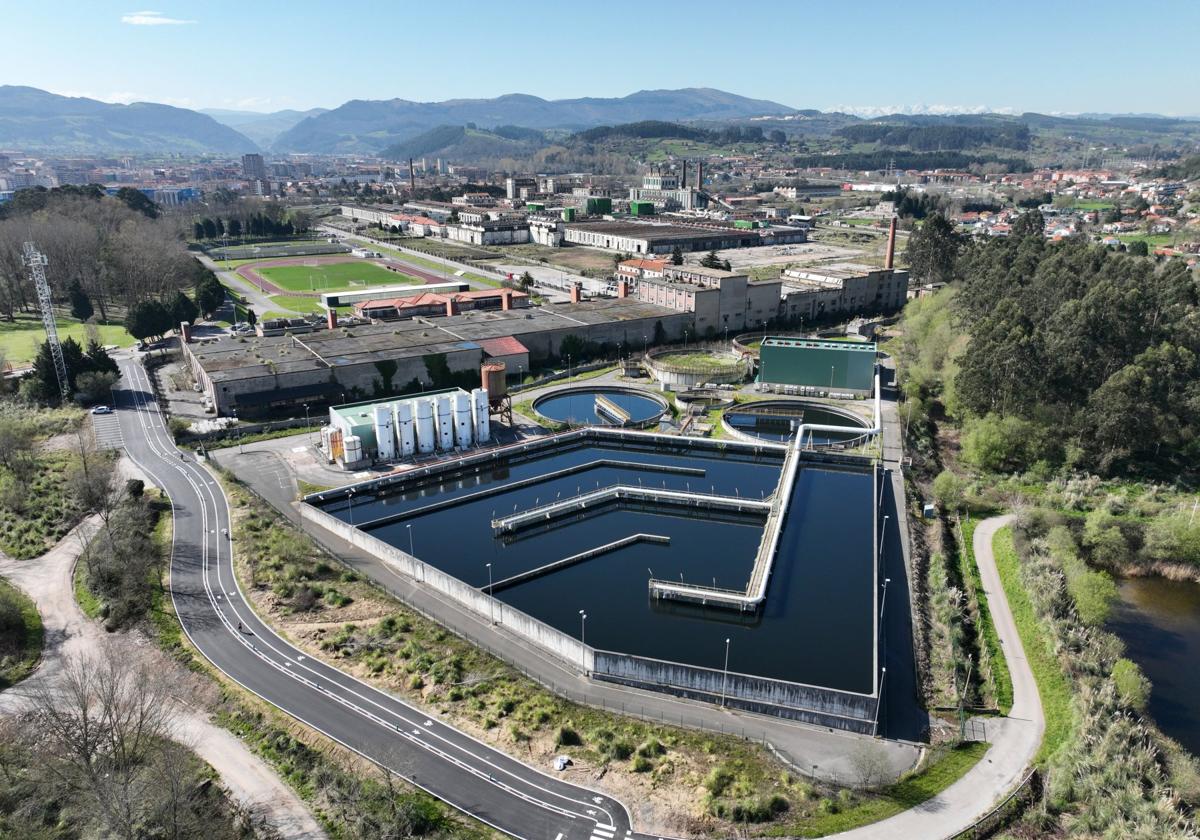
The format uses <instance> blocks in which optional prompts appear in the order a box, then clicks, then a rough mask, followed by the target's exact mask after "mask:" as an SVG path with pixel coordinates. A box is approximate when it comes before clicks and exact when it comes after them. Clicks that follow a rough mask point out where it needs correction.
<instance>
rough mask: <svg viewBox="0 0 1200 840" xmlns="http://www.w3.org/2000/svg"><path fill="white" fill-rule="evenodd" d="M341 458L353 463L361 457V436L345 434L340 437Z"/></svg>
mask: <svg viewBox="0 0 1200 840" xmlns="http://www.w3.org/2000/svg"><path fill="white" fill-rule="evenodd" d="M342 451H343V453H344V454H343V457H342V460H343V461H344V462H345V463H347V464H353V463H355V462H357V461H361V460H362V459H363V451H362V438H360V437H359V436H358V435H346V437H345V438H343V439H342Z"/></svg>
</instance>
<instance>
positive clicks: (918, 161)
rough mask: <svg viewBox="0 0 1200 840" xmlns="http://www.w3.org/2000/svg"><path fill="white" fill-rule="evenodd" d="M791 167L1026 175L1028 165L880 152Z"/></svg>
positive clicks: (820, 157) (796, 162) (800, 160)
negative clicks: (982, 170) (984, 171)
mask: <svg viewBox="0 0 1200 840" xmlns="http://www.w3.org/2000/svg"><path fill="white" fill-rule="evenodd" d="M792 166H795V167H797V168H800V169H811V168H813V167H824V166H828V167H831V168H833V169H865V170H870V169H878V170H887V169H891V168H893V167H894V168H897V169H960V170H972V169H976V168H979V167H985V166H993V167H999V168H1000V169H1001V170H1003V171H1005V172H1028V171H1030V169H1031V168H1032V167H1030V165H1029V161H1028V160H1026V159H1025V158H1019V157H997V156H996V155H969V154H966V153H965V152H952V151H942V152H910V151H903V150H900V151H892V150H889V149H881V150H880V151H876V152H841V153H837V154H807V155H796V156H795V157H793V158H792Z"/></svg>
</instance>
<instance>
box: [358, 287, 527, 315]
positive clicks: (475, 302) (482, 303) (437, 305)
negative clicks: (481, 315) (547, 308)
mask: <svg viewBox="0 0 1200 840" xmlns="http://www.w3.org/2000/svg"><path fill="white" fill-rule="evenodd" d="M526 306H529V295H527V294H526V293H525V292H519V291H517V290H516V289H480V290H478V291H472V292H455V293H453V294H441V293H438V292H418V293H416V294H413V295H408V296H406V297H397V298H383V299H378V300H364V301H362V302H360V303H356V304H354V313H355V314H356V315H359V316H361V317H363V318H371V319H373V320H378V321H398V320H401V319H404V318H417V317H434V318H436V317H438V316H440V315H454V314H458V313H459V312H469V311H471V310H472V309H516V308H520V307H526Z"/></svg>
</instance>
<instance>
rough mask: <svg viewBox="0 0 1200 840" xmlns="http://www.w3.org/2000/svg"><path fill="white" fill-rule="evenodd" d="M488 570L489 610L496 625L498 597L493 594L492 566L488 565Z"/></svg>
mask: <svg viewBox="0 0 1200 840" xmlns="http://www.w3.org/2000/svg"><path fill="white" fill-rule="evenodd" d="M487 570H488V610H489V611H490V612H491V616H492V624H495V623H496V597H495V596H494V595H493V594H492V564H491V563H488V564H487Z"/></svg>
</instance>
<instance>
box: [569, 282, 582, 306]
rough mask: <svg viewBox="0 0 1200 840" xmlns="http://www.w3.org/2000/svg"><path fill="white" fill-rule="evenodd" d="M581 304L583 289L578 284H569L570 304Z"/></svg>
mask: <svg viewBox="0 0 1200 840" xmlns="http://www.w3.org/2000/svg"><path fill="white" fill-rule="evenodd" d="M582 302H583V287H582V286H580V285H579V284H578V283H572V284H571V303H582Z"/></svg>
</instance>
